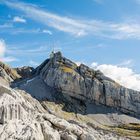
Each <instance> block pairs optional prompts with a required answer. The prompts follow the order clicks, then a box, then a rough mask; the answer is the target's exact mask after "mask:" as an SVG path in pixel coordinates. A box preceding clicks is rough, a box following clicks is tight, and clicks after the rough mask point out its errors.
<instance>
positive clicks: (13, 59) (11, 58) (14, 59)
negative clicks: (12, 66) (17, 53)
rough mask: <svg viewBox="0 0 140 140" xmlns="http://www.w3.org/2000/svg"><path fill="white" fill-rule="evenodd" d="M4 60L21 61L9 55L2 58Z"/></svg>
mask: <svg viewBox="0 0 140 140" xmlns="http://www.w3.org/2000/svg"><path fill="white" fill-rule="evenodd" d="M2 61H3V62H15V61H19V60H18V59H17V58H15V57H12V56H9V57H3V58H2Z"/></svg>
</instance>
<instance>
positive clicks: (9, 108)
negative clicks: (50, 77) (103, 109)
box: [0, 85, 127, 140]
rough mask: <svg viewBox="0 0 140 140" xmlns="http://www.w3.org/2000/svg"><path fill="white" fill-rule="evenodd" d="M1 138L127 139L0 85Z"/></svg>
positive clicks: (56, 139) (38, 139)
mask: <svg viewBox="0 0 140 140" xmlns="http://www.w3.org/2000/svg"><path fill="white" fill-rule="evenodd" d="M0 139H1V140H16V139H20V140H98V139H100V140H109V139H110V140H111V139H114V140H125V139H126V140H127V138H122V137H120V136H118V135H116V134H114V133H109V132H104V131H103V130H100V131H97V130H96V129H94V128H92V127H89V126H87V125H84V124H80V123H79V124H78V123H77V124H75V123H72V122H68V121H66V120H64V119H62V118H59V117H57V116H55V115H53V114H50V113H49V112H47V110H45V109H44V108H43V107H42V105H41V104H40V102H39V101H37V100H36V99H34V98H32V97H31V96H30V95H29V94H27V93H25V92H24V91H21V90H13V89H11V88H10V87H6V86H3V85H0Z"/></svg>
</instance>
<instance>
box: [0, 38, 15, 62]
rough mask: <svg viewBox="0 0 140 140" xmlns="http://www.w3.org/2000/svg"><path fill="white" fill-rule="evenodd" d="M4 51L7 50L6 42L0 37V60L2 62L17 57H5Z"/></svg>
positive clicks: (13, 59)
mask: <svg viewBox="0 0 140 140" xmlns="http://www.w3.org/2000/svg"><path fill="white" fill-rule="evenodd" d="M6 51H7V49H6V43H5V41H4V40H3V39H0V61H2V62H13V61H17V59H16V58H14V57H12V56H8V57H5V53H6Z"/></svg>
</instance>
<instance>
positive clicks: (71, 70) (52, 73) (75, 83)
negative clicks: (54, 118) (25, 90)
mask: <svg viewBox="0 0 140 140" xmlns="http://www.w3.org/2000/svg"><path fill="white" fill-rule="evenodd" d="M36 75H40V77H41V78H42V79H43V80H44V82H45V83H46V84H47V85H48V86H50V87H52V88H55V89H56V90H57V91H58V92H61V93H63V94H68V95H70V96H72V97H74V98H77V99H79V100H83V101H86V102H95V103H98V104H103V105H105V106H110V107H114V108H117V109H119V110H121V111H122V112H124V113H129V114H133V115H136V116H139V115H140V92H138V91H134V90H131V89H127V88H125V87H123V86H121V85H119V84H118V83H116V82H115V81H113V80H112V79H110V78H108V77H106V76H104V75H103V73H101V72H100V71H95V70H93V69H91V68H89V67H88V66H86V65H83V64H81V65H80V66H77V65H76V64H75V63H74V62H72V61H70V60H69V59H67V58H64V57H62V54H61V53H60V52H57V53H55V54H54V56H53V57H52V58H50V59H47V60H46V61H44V62H43V63H42V64H41V65H40V66H39V67H37V69H36Z"/></svg>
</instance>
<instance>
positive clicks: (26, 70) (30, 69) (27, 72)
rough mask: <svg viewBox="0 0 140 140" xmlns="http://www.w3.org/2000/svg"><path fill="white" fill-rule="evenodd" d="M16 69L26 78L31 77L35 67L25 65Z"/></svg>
mask: <svg viewBox="0 0 140 140" xmlns="http://www.w3.org/2000/svg"><path fill="white" fill-rule="evenodd" d="M15 70H16V71H17V73H18V74H19V75H20V76H21V77H22V78H23V79H24V78H30V77H31V76H32V74H33V72H34V68H33V67H29V66H24V67H21V68H15Z"/></svg>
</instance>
